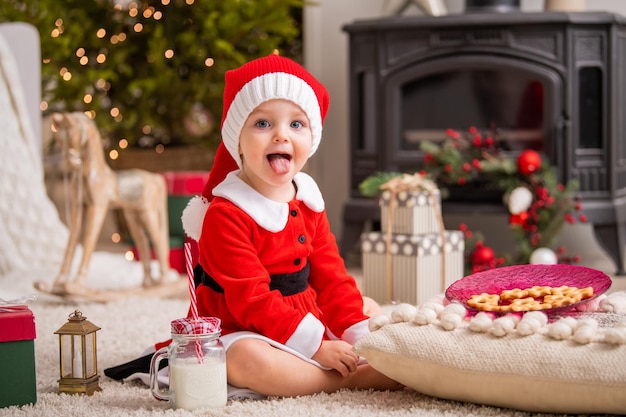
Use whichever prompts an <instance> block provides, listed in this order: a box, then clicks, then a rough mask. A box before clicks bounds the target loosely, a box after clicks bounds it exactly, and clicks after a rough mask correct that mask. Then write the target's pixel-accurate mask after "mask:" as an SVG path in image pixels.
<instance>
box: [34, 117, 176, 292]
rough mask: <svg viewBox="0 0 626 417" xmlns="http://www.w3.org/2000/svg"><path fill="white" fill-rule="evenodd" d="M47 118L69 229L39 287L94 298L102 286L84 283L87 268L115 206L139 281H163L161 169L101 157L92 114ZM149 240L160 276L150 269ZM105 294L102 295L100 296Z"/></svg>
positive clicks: (165, 242) (165, 234) (165, 235)
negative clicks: (114, 164)
mask: <svg viewBox="0 0 626 417" xmlns="http://www.w3.org/2000/svg"><path fill="white" fill-rule="evenodd" d="M52 122H53V124H54V126H55V128H56V138H57V140H58V141H59V144H60V147H61V149H62V151H63V155H64V164H65V169H66V170H67V171H68V172H69V173H70V174H69V175H70V184H71V188H70V190H71V192H70V193H69V194H70V195H69V200H70V220H69V229H70V235H69V239H68V242H67V247H66V249H65V255H64V257H63V261H62V263H61V268H60V271H59V273H58V275H57V277H56V278H55V280H54V282H53V283H52V287H51V288H50V286H49V285H48V284H47V283H43V282H38V283H36V284H35V287H36V288H37V289H39V290H41V291H43V292H48V293H52V294H56V295H61V296H65V295H68V296H84V297H87V298H96V299H97V298H98V296H99V295H103V291H99V290H95V289H90V288H87V286H86V278H87V270H88V267H89V262H90V259H91V256H92V254H93V252H94V250H95V247H96V243H97V240H98V237H99V235H100V232H101V230H102V225H103V223H104V220H105V217H106V214H107V212H108V210H109V209H113V208H120V209H121V211H122V212H123V214H124V218H125V220H126V222H127V225H128V230H129V232H130V235H131V237H132V239H133V240H134V244H135V245H136V248H137V251H138V253H139V258H140V260H141V262H142V264H143V271H144V278H143V287H153V286H156V285H159V284H161V283H163V282H164V279H165V277H166V274H167V273H168V272H169V270H170V265H169V231H168V219H167V185H166V183H165V179H164V178H163V176H162V175H160V174H156V173H151V172H148V171H144V170H140V169H132V170H123V171H113V170H112V169H111V168H110V167H109V165H108V164H107V162H106V160H105V157H104V149H103V145H102V140H101V136H100V132H99V131H98V128H97V126H96V124H95V123H94V121H93V120H91V119H90V118H89V117H87V116H86V115H85V114H83V113H80V112H74V113H55V114H53V115H52ZM81 232H82V236H83V238H82V247H83V254H82V259H81V261H80V265H79V267H78V271H77V273H76V275H75V277H74V279H73V280H72V279H70V270H71V267H72V260H73V258H74V253H75V251H76V247H77V244H78V242H79V240H80V236H81ZM150 242H152V247H153V249H154V251H155V254H156V258H157V261H158V264H159V274H160V276H158V277H156V278H153V277H152V274H151V268H150V262H151V250H150ZM102 298H105V299H106V297H102Z"/></svg>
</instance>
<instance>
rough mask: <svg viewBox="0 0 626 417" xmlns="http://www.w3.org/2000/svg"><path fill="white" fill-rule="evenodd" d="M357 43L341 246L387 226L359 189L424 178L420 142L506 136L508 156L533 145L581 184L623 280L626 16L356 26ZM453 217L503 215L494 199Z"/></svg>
mask: <svg viewBox="0 0 626 417" xmlns="http://www.w3.org/2000/svg"><path fill="white" fill-rule="evenodd" d="M344 30H345V31H346V32H347V33H348V35H349V48H350V64H349V67H350V69H349V71H350V74H349V83H350V106H351V108H350V158H351V161H350V175H351V176H350V186H351V188H350V193H351V195H350V199H349V200H348V202H347V203H346V205H345V207H344V215H343V221H344V234H343V236H342V239H341V250H342V252H343V253H344V254H346V253H347V252H348V251H350V250H351V249H352V248H354V246H355V245H356V243H357V242H358V241H359V237H360V234H361V232H362V231H363V230H364V227H365V224H366V223H367V222H371V221H377V220H379V216H380V213H379V208H378V205H377V202H376V201H375V200H373V199H369V198H365V197H363V196H361V195H360V193H359V189H358V186H359V184H360V183H361V182H362V181H363V180H364V179H365V178H367V177H368V176H370V175H372V174H374V173H376V172H383V171H398V172H415V171H417V170H419V169H420V166H421V164H423V157H424V155H423V153H422V152H421V151H420V146H419V145H420V141H422V140H430V141H436V140H441V139H443V138H444V137H445V130H446V129H447V128H454V129H458V130H465V129H467V128H468V127H470V126H476V127H477V128H479V129H480V130H485V129H497V131H498V136H499V137H500V138H501V139H502V142H501V146H502V148H503V151H504V153H505V155H509V156H510V157H515V156H516V155H517V154H518V153H519V152H520V151H522V150H524V149H529V148H531V149H535V150H537V151H539V152H540V153H541V154H542V155H543V157H544V158H547V160H549V161H550V162H551V163H552V164H553V165H555V166H556V167H557V175H558V179H559V180H560V181H561V182H567V181H568V180H569V179H576V180H578V182H579V183H580V191H579V194H580V196H581V197H582V202H583V212H584V214H585V215H586V216H587V218H588V220H589V222H590V223H592V225H593V230H594V234H595V236H596V238H597V240H598V243H599V244H600V245H601V246H602V248H603V249H604V250H605V251H606V253H607V254H608V255H609V256H610V257H611V258H612V260H613V261H614V262H615V264H616V265H617V274H618V275H624V274H626V273H625V271H624V258H623V250H624V245H626V71H624V68H626V19H625V18H624V17H621V16H618V15H614V14H611V13H604V12H581V13H563V12H542V13H524V12H509V13H467V14H459V15H448V16H441V17H432V16H411V17H406V16H403V17H392V18H384V19H376V20H363V21H357V22H354V23H353V24H350V25H347V26H345V27H344ZM442 208H443V212H444V214H445V213H467V214H472V213H476V214H477V213H482V214H485V213H504V212H505V208H504V206H503V205H502V203H501V202H497V201H494V199H493V194H490V193H487V192H485V193H484V195H481V193H480V191H477V192H473V193H472V195H471V198H468V199H463V198H460V199H458V198H457V199H455V200H454V201H444V202H443V205H442Z"/></svg>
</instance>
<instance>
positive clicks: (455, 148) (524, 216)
mask: <svg viewBox="0 0 626 417" xmlns="http://www.w3.org/2000/svg"><path fill="white" fill-rule="evenodd" d="M498 143H499V142H498V140H497V137H496V136H495V135H491V134H485V133H481V132H479V130H478V129H476V128H475V127H472V128H470V129H468V130H467V131H466V132H463V133H462V132H459V131H456V130H453V129H448V130H447V131H446V139H445V140H444V141H443V142H441V143H434V142H430V141H423V142H422V143H421V145H420V147H421V150H422V151H423V152H424V165H423V168H422V169H421V170H420V171H419V174H420V175H422V176H424V177H426V178H428V179H430V180H432V181H434V182H435V183H436V184H437V185H438V186H439V188H440V190H441V194H442V197H443V198H444V199H445V198H446V197H447V196H448V195H449V188H451V187H457V188H458V187H459V186H466V185H468V184H472V183H488V184H490V185H491V186H495V187H497V188H498V189H499V190H501V192H502V195H503V197H504V198H503V201H504V204H505V205H506V207H507V209H508V212H509V220H508V223H509V230H510V231H511V234H512V236H513V239H514V240H515V242H516V244H517V253H515V254H502V255H496V254H495V252H494V251H493V249H492V248H490V247H489V246H487V245H486V244H485V242H484V238H483V235H482V234H481V233H480V232H476V233H474V232H472V231H471V230H469V229H468V228H467V226H466V225H464V224H461V225H460V226H459V229H460V230H461V231H463V232H464V234H465V239H466V253H465V257H466V258H465V260H466V262H465V265H466V272H467V273H474V272H478V271H482V270H486V269H492V268H496V267H499V266H504V265H512V264H523V263H575V262H577V261H578V257H577V256H568V255H566V254H565V249H564V248H562V247H559V248H556V249H553V246H554V244H555V241H556V238H557V237H558V235H559V233H560V232H561V231H562V228H563V226H564V225H566V224H573V223H575V222H576V221H577V220H578V221H580V222H583V223H584V222H586V218H585V216H584V214H582V213H580V210H581V202H580V198H579V197H577V196H576V195H575V194H576V191H577V190H578V182H577V181H575V180H570V181H569V182H568V183H567V184H561V183H559V182H558V181H557V178H556V172H555V169H554V167H553V166H551V165H550V163H548V162H547V161H545V160H542V158H541V155H540V154H539V153H538V152H537V151H535V150H530V149H527V150H524V151H523V152H521V153H519V154H518V156H517V158H510V157H506V156H503V155H502V151H501V149H500V147H499V146H498ZM401 175H402V173H397V172H384V173H377V174H374V175H372V176H370V177H368V178H366V179H365V180H364V181H363V182H362V183H361V184H360V191H361V193H362V194H363V195H365V196H370V197H373V196H377V195H378V194H380V192H381V187H382V186H383V185H384V184H385V183H387V182H388V181H389V180H390V179H392V178H395V177H398V176H401Z"/></svg>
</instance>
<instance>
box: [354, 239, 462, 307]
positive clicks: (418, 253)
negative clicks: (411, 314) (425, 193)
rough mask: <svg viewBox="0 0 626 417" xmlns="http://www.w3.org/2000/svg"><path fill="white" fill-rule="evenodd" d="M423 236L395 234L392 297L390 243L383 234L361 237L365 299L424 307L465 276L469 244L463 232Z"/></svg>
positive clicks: (392, 245) (392, 263)
mask: <svg viewBox="0 0 626 417" xmlns="http://www.w3.org/2000/svg"><path fill="white" fill-rule="evenodd" d="M444 236H445V244H442V241H441V234H440V233H428V234H422V235H407V234H392V237H391V247H390V251H391V268H392V269H391V271H392V274H391V276H392V283H393V284H392V285H393V289H392V292H393V294H392V296H391V297H389V295H388V294H387V293H388V283H387V243H386V236H385V234H384V233H380V232H369V233H363V234H362V235H361V250H362V256H363V283H362V289H363V295H366V296H369V297H371V298H373V299H374V300H376V301H377V302H379V303H383V304H384V303H389V302H403V303H410V304H413V305H417V304H421V303H423V302H424V301H426V300H428V299H429V298H431V297H433V296H435V295H438V294H441V293H442V292H444V291H445V289H446V288H447V287H448V286H449V285H450V284H452V283H453V282H454V281H456V280H457V279H460V278H462V277H463V275H464V271H463V252H464V250H465V240H464V237H463V232H461V231H459V230H446V231H444ZM442 248H445V274H442V272H443V271H442V256H443V255H442Z"/></svg>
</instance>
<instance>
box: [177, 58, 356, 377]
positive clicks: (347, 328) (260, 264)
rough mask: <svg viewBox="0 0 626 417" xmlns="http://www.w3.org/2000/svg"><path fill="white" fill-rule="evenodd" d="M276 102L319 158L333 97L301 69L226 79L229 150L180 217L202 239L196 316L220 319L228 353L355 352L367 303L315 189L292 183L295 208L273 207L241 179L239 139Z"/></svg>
mask: <svg viewBox="0 0 626 417" xmlns="http://www.w3.org/2000/svg"><path fill="white" fill-rule="evenodd" d="M272 99H285V100H289V101H292V102H294V103H295V104H297V105H298V106H299V107H300V108H302V110H303V111H304V112H305V113H306V114H307V116H308V118H309V121H310V126H311V130H312V137H313V146H312V148H311V155H312V154H313V153H315V151H316V150H317V147H318V146H319V143H320V140H321V132H322V123H323V120H324V118H325V116H326V113H327V110H328V103H329V98H328V93H327V91H326V89H325V88H324V86H323V85H322V84H320V83H319V82H318V81H317V80H316V79H315V78H314V77H313V76H312V75H311V74H309V73H308V72H307V71H306V70H305V69H304V68H302V67H301V66H300V65H298V64H297V63H295V62H294V61H292V60H290V59H287V58H284V57H280V56H278V55H270V56H267V57H263V58H259V59H256V60H253V61H251V62H249V63H247V64H245V65H243V66H242V67H240V68H238V69H235V70H232V71H229V72H227V73H226V85H225V91H224V112H223V117H222V140H223V141H222V143H221V144H220V147H219V148H218V151H217V153H216V158H215V162H214V165H213V168H212V170H211V175H210V178H209V180H208V183H207V185H206V187H205V189H204V192H203V195H202V197H196V198H194V199H193V200H192V201H191V202H190V203H189V206H188V207H187V209H186V210H185V212H184V214H183V226H184V228H185V231H186V232H187V234H188V235H189V236H190V237H192V238H194V239H196V240H197V241H198V247H199V265H200V266H201V269H200V268H196V272H197V276H196V282H197V283H199V285H198V286H197V289H196V295H197V300H198V312H199V314H200V315H201V316H214V317H219V318H220V319H221V320H222V334H223V336H222V341H223V343H224V345H225V346H226V347H227V348H228V346H230V345H231V344H232V343H233V342H234V341H236V340H238V339H240V338H242V337H254V338H259V339H263V340H266V341H267V342H268V343H270V344H272V345H273V346H276V347H278V348H280V349H283V350H286V351H288V352H291V353H293V354H295V355H297V356H299V357H301V358H302V359H303V360H307V361H310V362H312V363H315V364H317V365H318V366H319V364H318V363H317V362H315V361H312V360H311V359H310V358H311V357H312V356H313V355H314V354H315V352H317V350H318V348H319V347H320V344H321V343H322V340H323V339H324V338H340V339H343V340H345V341H347V342H349V343H351V344H354V343H355V342H356V341H357V340H358V339H359V338H360V337H362V336H363V335H364V334H365V333H367V332H368V325H367V319H368V317H367V316H366V315H364V313H363V298H362V296H361V293H360V292H359V290H358V288H357V286H356V282H355V280H354V278H353V277H352V276H350V275H349V274H348V273H347V271H346V268H345V266H344V262H343V259H342V258H341V257H340V255H339V251H338V248H337V244H336V241H335V238H334V236H333V235H332V233H331V232H330V227H329V223H328V219H327V216H326V212H325V209H324V200H323V198H322V195H321V193H320V190H319V188H318V186H317V184H316V183H315V181H314V180H313V179H312V178H311V177H310V176H309V175H307V174H305V173H302V172H300V173H298V174H297V175H296V176H295V178H294V180H293V181H294V185H295V187H296V190H297V192H296V196H295V198H294V199H293V200H292V201H290V202H289V203H284V202H276V201H272V200H269V199H267V198H266V197H264V196H263V195H261V194H260V193H258V192H257V191H255V190H254V189H253V188H251V187H250V186H249V185H248V184H246V183H245V182H243V181H242V180H241V179H240V178H239V177H238V176H237V174H238V173H239V167H240V166H241V159H240V156H239V154H238V144H239V134H240V132H241V128H242V125H243V124H244V122H245V121H246V119H247V117H248V115H249V114H250V113H251V112H252V111H253V110H254V109H255V108H256V107H257V106H258V105H259V104H261V103H263V102H265V101H268V100H272Z"/></svg>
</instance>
